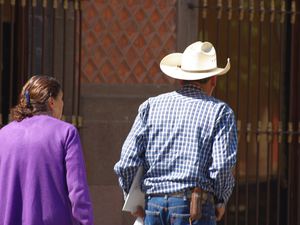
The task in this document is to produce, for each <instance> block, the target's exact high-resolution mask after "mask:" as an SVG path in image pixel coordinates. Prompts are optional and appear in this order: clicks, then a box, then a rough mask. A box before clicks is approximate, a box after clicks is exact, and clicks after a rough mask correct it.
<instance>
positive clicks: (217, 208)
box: [216, 206, 225, 221]
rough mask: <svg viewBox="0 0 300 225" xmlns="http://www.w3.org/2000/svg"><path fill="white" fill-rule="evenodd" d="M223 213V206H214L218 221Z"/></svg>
mask: <svg viewBox="0 0 300 225" xmlns="http://www.w3.org/2000/svg"><path fill="white" fill-rule="evenodd" d="M224 213H225V206H221V207H216V220H217V221H220V220H221V219H222V217H223V216H224Z"/></svg>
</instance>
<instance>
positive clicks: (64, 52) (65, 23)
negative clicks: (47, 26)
mask: <svg viewBox="0 0 300 225" xmlns="http://www.w3.org/2000/svg"><path fill="white" fill-rule="evenodd" d="M63 8H64V13H63V14H64V19H63V23H64V25H63V72H62V80H61V86H62V87H63V90H65V88H66V87H65V77H66V74H67V73H66V61H67V59H66V57H67V54H66V53H67V31H66V30H67V10H68V0H64V6H63ZM64 99H65V95H64V96H63V100H64ZM62 119H63V120H65V121H66V119H67V118H66V115H63V117H62Z"/></svg>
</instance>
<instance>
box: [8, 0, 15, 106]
mask: <svg viewBox="0 0 300 225" xmlns="http://www.w3.org/2000/svg"><path fill="white" fill-rule="evenodd" d="M15 9H16V1H15V0H11V1H10V13H11V14H10V15H11V18H10V22H11V29H10V61H9V64H10V65H9V108H11V107H12V106H13V93H14V64H13V61H14V39H15V38H14V37H15Z"/></svg>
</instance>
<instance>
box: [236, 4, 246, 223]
mask: <svg viewBox="0 0 300 225" xmlns="http://www.w3.org/2000/svg"><path fill="white" fill-rule="evenodd" d="M239 9H240V11H239V21H238V53H237V55H238V56H237V99H236V101H237V102H236V104H237V105H236V117H237V119H238V124H237V126H238V140H240V136H241V121H240V77H241V27H242V21H243V19H244V0H240V1H239ZM238 143H239V141H238ZM239 155H240V154H239V153H237V163H236V186H235V209H236V210H235V224H236V225H238V224H239V194H240V193H239V189H240V171H239V167H240V165H239V164H240V160H239Z"/></svg>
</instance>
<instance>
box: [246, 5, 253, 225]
mask: <svg viewBox="0 0 300 225" xmlns="http://www.w3.org/2000/svg"><path fill="white" fill-rule="evenodd" d="M248 4H249V15H248V55H249V57H248V62H247V63H248V68H247V92H246V93H247V100H246V107H247V110H246V134H245V135H246V136H245V138H246V148H245V164H246V165H245V185H246V187H245V192H246V196H245V198H246V199H245V225H248V218H249V166H248V164H249V151H250V143H251V132H252V127H251V120H250V93H251V91H250V85H251V83H252V82H251V81H252V78H253V74H252V69H251V67H252V57H251V50H252V38H251V35H252V24H253V20H254V0H250V1H249V2H248Z"/></svg>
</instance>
